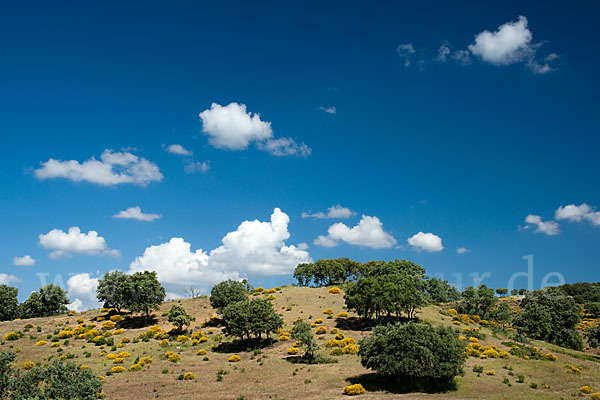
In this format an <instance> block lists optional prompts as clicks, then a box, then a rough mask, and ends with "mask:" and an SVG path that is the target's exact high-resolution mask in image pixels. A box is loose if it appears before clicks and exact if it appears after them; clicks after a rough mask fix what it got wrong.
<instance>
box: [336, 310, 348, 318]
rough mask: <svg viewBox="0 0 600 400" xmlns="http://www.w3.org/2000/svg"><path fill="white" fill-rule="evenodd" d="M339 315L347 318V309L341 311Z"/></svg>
mask: <svg viewBox="0 0 600 400" xmlns="http://www.w3.org/2000/svg"><path fill="white" fill-rule="evenodd" d="M337 316H338V318H347V317H348V313H347V312H345V311H342V312H339V313H338V315H337Z"/></svg>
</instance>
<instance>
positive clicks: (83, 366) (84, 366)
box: [79, 364, 90, 369]
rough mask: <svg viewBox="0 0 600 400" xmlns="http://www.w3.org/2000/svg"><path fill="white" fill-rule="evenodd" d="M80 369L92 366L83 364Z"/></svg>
mask: <svg viewBox="0 0 600 400" xmlns="http://www.w3.org/2000/svg"><path fill="white" fill-rule="evenodd" d="M79 369H90V366H89V365H85V364H83V365H82V366H80V367H79Z"/></svg>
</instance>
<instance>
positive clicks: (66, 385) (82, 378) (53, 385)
mask: <svg viewBox="0 0 600 400" xmlns="http://www.w3.org/2000/svg"><path fill="white" fill-rule="evenodd" d="M0 358H1V357H0ZM0 390H1V389H0ZM101 391H102V382H101V381H100V379H99V378H98V377H97V376H96V375H95V374H94V373H93V372H92V371H91V370H89V369H86V370H82V369H81V368H79V367H78V366H77V365H76V364H74V363H71V362H68V363H63V362H61V361H54V362H53V363H52V364H49V365H44V366H35V367H33V369H31V370H29V371H27V372H25V373H21V372H20V371H18V370H17V371H13V372H12V377H11V379H10V381H9V384H8V389H7V392H8V393H9V394H10V395H9V398H10V399H11V400H29V399H36V400H56V399H79V400H96V399H97V398H98V393H99V392H101ZM3 398H4V397H3Z"/></svg>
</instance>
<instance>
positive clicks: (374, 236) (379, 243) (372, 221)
mask: <svg viewBox="0 0 600 400" xmlns="http://www.w3.org/2000/svg"><path fill="white" fill-rule="evenodd" d="M339 241H342V242H346V243H348V244H353V245H357V246H365V247H371V248H374V249H381V248H389V247H392V246H394V245H395V244H396V239H394V237H393V236H392V235H390V234H389V233H387V232H385V231H384V230H383V224H382V223H381V221H380V220H379V218H377V217H369V216H367V215H363V216H362V218H361V220H360V222H359V223H358V225H356V226H354V227H352V228H349V227H348V226H347V225H345V224H343V223H341V222H338V223H336V224H333V225H331V226H330V227H329V229H328V230H327V236H323V235H321V236H319V237H317V238H316V239H315V241H314V243H315V244H316V245H319V246H324V247H334V246H337V245H338V243H339Z"/></svg>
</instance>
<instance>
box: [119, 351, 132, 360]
mask: <svg viewBox="0 0 600 400" xmlns="http://www.w3.org/2000/svg"><path fill="white" fill-rule="evenodd" d="M119 357H120V358H127V357H131V354H129V353H128V352H126V351H122V352H120V353H119Z"/></svg>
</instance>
